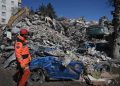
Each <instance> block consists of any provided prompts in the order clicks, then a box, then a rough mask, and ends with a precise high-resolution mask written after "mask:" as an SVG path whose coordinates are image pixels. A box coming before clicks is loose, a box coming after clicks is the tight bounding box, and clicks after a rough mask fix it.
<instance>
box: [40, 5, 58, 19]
mask: <svg viewBox="0 0 120 86" xmlns="http://www.w3.org/2000/svg"><path fill="white" fill-rule="evenodd" d="M39 12H40V14H41V15H42V16H49V17H50V18H57V16H56V12H55V11H54V8H53V6H52V4H51V3H48V4H47V6H45V5H44V4H42V5H41V6H40V7H39Z"/></svg>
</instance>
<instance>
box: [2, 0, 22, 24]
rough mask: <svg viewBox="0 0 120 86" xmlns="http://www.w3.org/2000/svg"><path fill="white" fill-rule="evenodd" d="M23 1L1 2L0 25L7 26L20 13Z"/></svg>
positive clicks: (7, 0) (9, 0)
mask: <svg viewBox="0 0 120 86" xmlns="http://www.w3.org/2000/svg"><path fill="white" fill-rule="evenodd" d="M19 6H21V0H0V24H7V22H8V20H9V19H10V17H11V16H12V15H13V14H15V13H16V12H17V11H18V8H20V7H19Z"/></svg>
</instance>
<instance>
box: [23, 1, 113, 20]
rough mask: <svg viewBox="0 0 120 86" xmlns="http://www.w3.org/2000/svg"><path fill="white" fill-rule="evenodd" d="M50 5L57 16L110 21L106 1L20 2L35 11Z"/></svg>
mask: <svg viewBox="0 0 120 86" xmlns="http://www.w3.org/2000/svg"><path fill="white" fill-rule="evenodd" d="M49 2H50V3H51V4H52V5H53V7H54V9H55V11H56V14H57V15H58V16H65V17H67V18H79V17H80V16H84V17H85V19H87V20H98V19H99V18H100V17H101V16H107V17H108V18H109V19H110V20H111V19H112V15H111V11H112V10H113V9H112V7H111V6H110V5H109V3H108V0H22V4H23V6H28V7H29V8H31V7H32V8H33V9H37V8H38V7H39V6H40V5H41V4H42V3H43V4H45V5H46V4H47V3H49Z"/></svg>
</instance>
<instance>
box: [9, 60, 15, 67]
mask: <svg viewBox="0 0 120 86" xmlns="http://www.w3.org/2000/svg"><path fill="white" fill-rule="evenodd" d="M9 67H11V68H17V61H16V60H13V61H12V62H10V64H9Z"/></svg>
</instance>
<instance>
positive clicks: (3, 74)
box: [0, 68, 88, 86]
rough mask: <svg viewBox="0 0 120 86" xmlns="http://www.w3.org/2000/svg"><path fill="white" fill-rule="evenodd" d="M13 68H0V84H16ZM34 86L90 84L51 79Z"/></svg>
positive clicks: (85, 85) (11, 85)
mask: <svg viewBox="0 0 120 86" xmlns="http://www.w3.org/2000/svg"><path fill="white" fill-rule="evenodd" d="M15 72H16V71H15V70H14V69H13V70H12V69H3V68H0V86H16V82H15V81H14V79H13V76H14V74H15ZM34 86H88V85H87V84H85V83H80V82H78V81H49V82H45V83H43V84H41V85H40V84H39V85H34Z"/></svg>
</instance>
